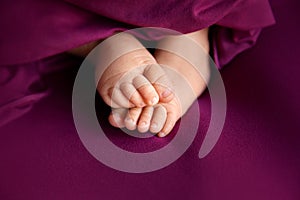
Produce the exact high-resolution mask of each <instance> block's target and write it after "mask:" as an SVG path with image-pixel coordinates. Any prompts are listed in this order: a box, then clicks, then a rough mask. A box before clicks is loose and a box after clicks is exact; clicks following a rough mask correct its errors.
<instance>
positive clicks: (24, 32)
mask: <svg viewBox="0 0 300 200" xmlns="http://www.w3.org/2000/svg"><path fill="white" fill-rule="evenodd" d="M0 13H1V19H0V27H2V28H1V29H2V31H1V32H0V40H1V43H0V44H1V45H0V52H1V54H0V92H1V94H3V95H1V97H0V125H1V124H4V123H6V122H8V121H10V120H11V119H14V118H16V117H18V116H19V115H21V114H22V113H24V112H26V111H28V110H30V108H31V107H32V105H33V104H34V103H35V102H37V101H38V100H39V99H41V98H42V97H44V96H45V95H47V90H46V88H45V87H44V86H42V85H43V83H42V81H41V76H42V74H44V73H46V72H49V71H53V66H52V65H51V63H49V65H48V64H47V59H45V58H47V57H49V56H55V55H58V54H60V53H62V52H65V51H67V50H69V49H71V48H74V47H77V46H80V45H82V44H85V43H88V42H91V41H95V40H99V39H103V38H106V37H108V36H110V35H112V34H113V33H114V32H116V31H121V30H126V29H131V28H135V27H164V28H169V29H174V30H176V31H179V32H182V33H188V32H192V31H196V30H199V29H203V28H205V27H209V26H214V28H212V31H211V43H212V47H213V48H212V54H213V57H214V59H215V62H216V63H217V65H218V66H219V67H222V66H224V65H225V64H227V63H228V62H229V61H230V60H231V59H232V58H233V57H234V56H235V55H237V54H238V53H239V52H241V51H243V50H245V49H247V48H249V47H250V46H252V45H253V44H254V43H255V41H256V39H257V37H258V35H259V33H260V30H261V28H263V27H265V26H268V25H271V24H273V23H274V19H273V15H272V12H271V9H270V7H269V3H268V1H267V0H251V1H245V0H215V1H211V0H204V1H203V0H202V1H200V0H198V1H160V0H154V1H147V0H143V1H131V0H125V1H124V0H118V1H97V0H90V1H85V0H67V1H62V0H45V1H38V0H20V1H18V3H15V2H13V1H10V0H4V1H2V3H1V7H0Z"/></svg>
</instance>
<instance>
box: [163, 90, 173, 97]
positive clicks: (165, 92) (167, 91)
mask: <svg viewBox="0 0 300 200" xmlns="http://www.w3.org/2000/svg"><path fill="white" fill-rule="evenodd" d="M170 94H171V91H170V90H168V89H167V90H165V91H164V92H163V93H162V97H164V98H166V97H168V96H170Z"/></svg>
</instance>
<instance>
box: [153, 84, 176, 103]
mask: <svg viewBox="0 0 300 200" xmlns="http://www.w3.org/2000/svg"><path fill="white" fill-rule="evenodd" d="M153 87H154V88H155V90H156V92H157V94H158V95H159V101H160V102H162V103H168V102H170V101H171V100H172V99H173V98H174V93H173V91H172V90H171V89H170V88H169V87H167V86H165V85H162V84H160V83H154V84H153Z"/></svg>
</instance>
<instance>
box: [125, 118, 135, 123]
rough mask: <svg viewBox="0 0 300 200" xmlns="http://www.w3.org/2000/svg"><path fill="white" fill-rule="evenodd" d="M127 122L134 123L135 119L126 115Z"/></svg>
mask: <svg viewBox="0 0 300 200" xmlns="http://www.w3.org/2000/svg"><path fill="white" fill-rule="evenodd" d="M125 120H126V121H127V122H129V123H134V120H133V119H131V118H130V117H126V119H125Z"/></svg>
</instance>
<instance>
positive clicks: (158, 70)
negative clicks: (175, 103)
mask: <svg viewBox="0 0 300 200" xmlns="http://www.w3.org/2000/svg"><path fill="white" fill-rule="evenodd" d="M144 76H145V77H146V78H147V79H148V80H149V81H150V82H151V83H152V85H153V87H154V88H155V90H156V92H157V94H158V95H159V100H160V102H163V103H167V102H170V101H171V100H172V99H173V98H174V94H173V92H172V89H171V88H172V82H171V81H170V80H169V78H168V76H167V74H166V72H165V71H164V69H163V67H162V66H161V65H150V66H149V67H147V69H146V70H145V71H144Z"/></svg>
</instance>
